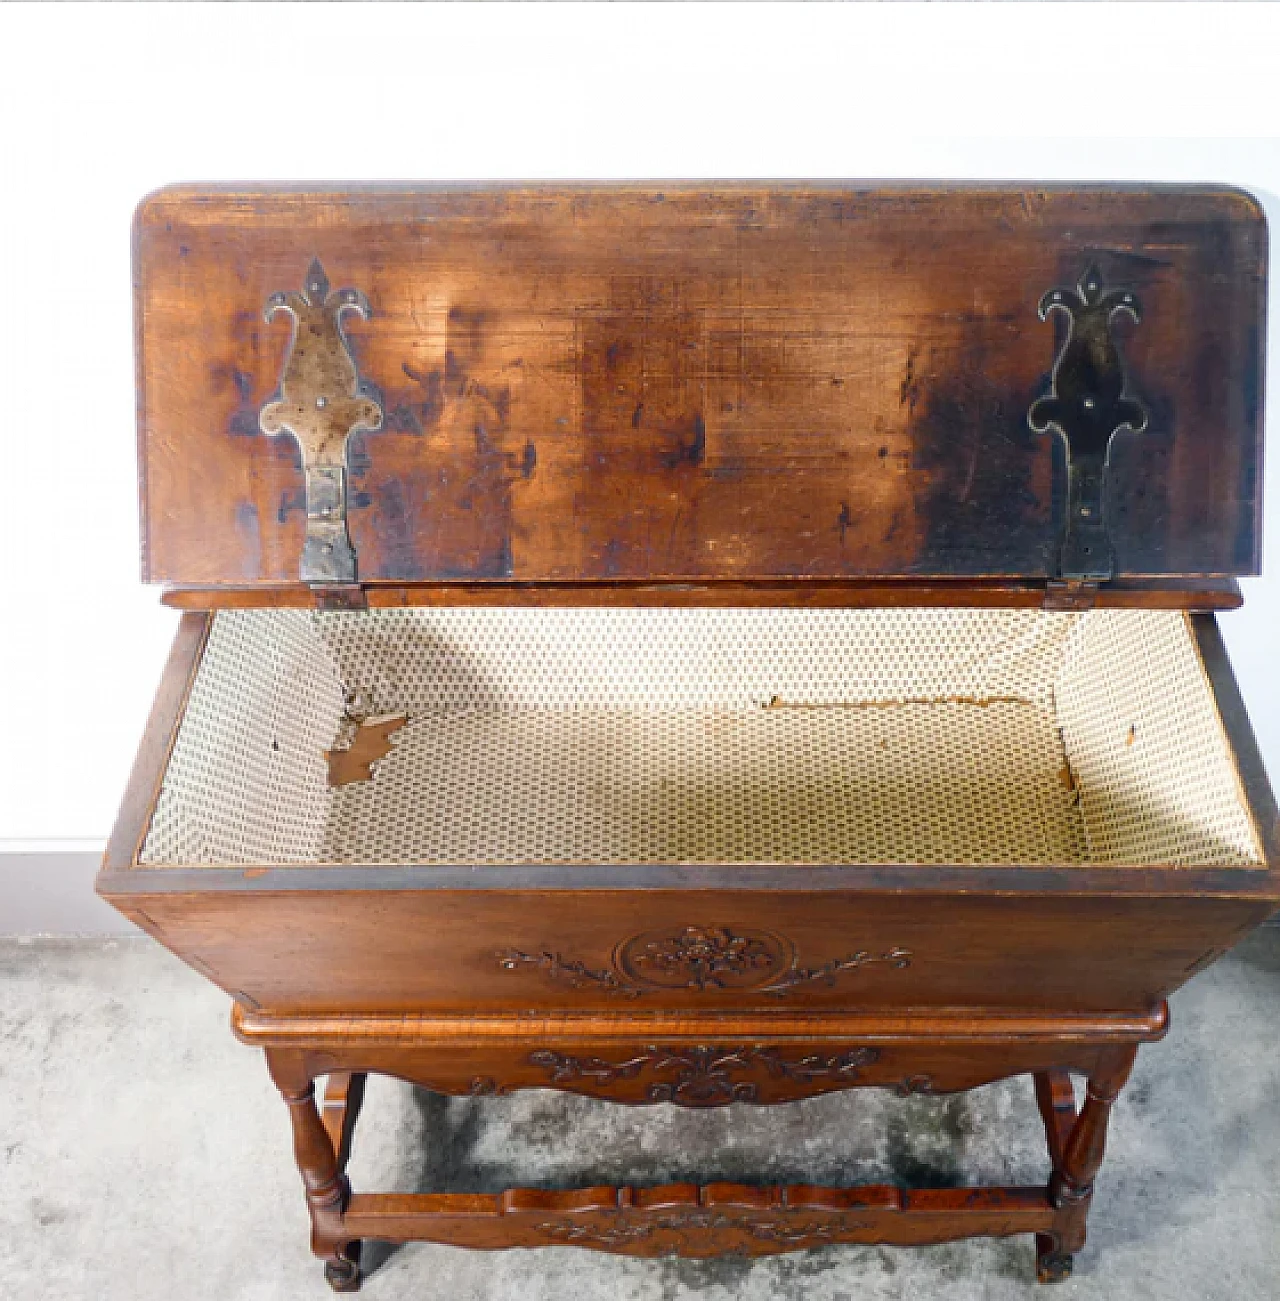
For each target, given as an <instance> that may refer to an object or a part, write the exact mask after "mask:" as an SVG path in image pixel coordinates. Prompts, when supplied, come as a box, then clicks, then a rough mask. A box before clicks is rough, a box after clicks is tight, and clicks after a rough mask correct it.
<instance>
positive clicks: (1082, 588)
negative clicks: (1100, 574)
mask: <svg viewBox="0 0 1280 1301" xmlns="http://www.w3.org/2000/svg"><path fill="white" fill-rule="evenodd" d="M1097 603H1098V584H1097V583H1095V582H1094V581H1093V580H1092V579H1090V578H1051V579H1049V581H1048V582H1047V583H1046V584H1045V586H1044V605H1043V607H1042V608H1043V609H1045V610H1092V609H1093V607H1094V606H1095V605H1097Z"/></svg>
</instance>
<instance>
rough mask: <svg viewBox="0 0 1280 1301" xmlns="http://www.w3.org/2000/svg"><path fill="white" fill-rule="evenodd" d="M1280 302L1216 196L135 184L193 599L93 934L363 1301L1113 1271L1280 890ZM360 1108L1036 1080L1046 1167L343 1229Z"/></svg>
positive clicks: (157, 537) (1224, 200) (742, 1095)
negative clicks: (1087, 1263) (1270, 329)
mask: <svg viewBox="0 0 1280 1301" xmlns="http://www.w3.org/2000/svg"><path fill="white" fill-rule="evenodd" d="M1265 257H1266V232H1265V227H1264V224H1263V221H1262V217H1261V214H1260V212H1259V210H1258V208H1257V205H1256V204H1255V203H1254V201H1253V200H1252V199H1251V198H1249V197H1248V196H1247V195H1244V194H1241V193H1239V192H1235V191H1230V190H1221V189H1190V188H1169V187H1150V188H1142V189H1115V188H1111V189H1104V188H1073V189H1066V188H1029V187H1023V188H1001V187H985V188H938V187H924V186H917V187H901V188H895V189H884V188H866V187H858V186H851V185H792V186H775V187H763V186H758V185H753V186H745V185H738V186H726V185H718V186H714V187H703V186H689V185H680V186H668V187H658V186H654V185H645V186H610V187H588V186H574V187H569V186H547V187H488V188H452V187H388V188H362V189H360V188H357V189H343V190H336V189H334V190H331V189H314V190H284V189H275V188H245V189H196V188H175V189H170V190H165V191H162V192H160V193H158V194H156V195H153V196H151V197H150V198H148V199H147V200H145V201H144V203H143V204H142V205H141V207H140V208H139V211H138V216H137V221H136V227H135V268H136V290H137V325H138V412H139V448H140V465H141V475H142V509H143V515H142V523H143V536H144V553H143V554H144V562H143V563H144V571H145V576H146V578H147V579H148V580H149V581H152V582H157V583H162V584H164V585H165V589H166V590H165V596H164V599H165V600H166V601H167V602H168V603H170V604H171V605H174V606H176V607H179V608H180V609H182V610H183V611H184V614H183V618H182V624H181V628H180V631H179V633H178V638H177V642H176V644H175V648H174V651H173V655H172V659H171V661H170V665H169V668H168V670H167V672H166V674H165V677H164V679H163V681H162V683H161V686H160V689H159V694H158V696H157V700H156V705H155V710H154V712H153V715H152V718H151V721H150V723H149V725H148V729H147V733H146V737H145V739H144V742H143V746H142V750H141V753H140V755H139V758H138V763H137V766H136V769H135V772H134V776H133V779H132V781H131V784H130V788H129V792H128V794H127V796H126V798H125V803H124V807H123V809H122V812H121V815H120V819H119V822H118V824H117V827H116V830H115V833H114V835H113V837H112V840H111V844H110V847H109V849H108V852H107V856H106V861H105V863H104V867H103V871H102V874H101V876H100V878H99V890H100V892H101V893H102V894H103V895H104V897H106V898H107V899H109V900H110V901H111V902H112V903H114V904H115V905H116V906H117V907H118V908H120V909H121V911H123V912H124V913H126V914H127V915H128V916H129V917H131V918H133V919H134V920H135V921H136V922H137V923H138V924H139V925H140V926H142V927H143V928H145V929H146V930H147V931H148V932H150V933H151V934H152V935H153V936H155V938H156V939H158V940H159V941H160V942H161V943H163V944H165V945H166V946H167V947H169V948H170V949H172V950H173V951H174V952H175V953H176V954H178V955H179V956H180V957H181V958H183V959H184V960H185V961H187V962H189V963H190V964H191V965H192V966H194V967H195V968H197V969H198V970H199V971H201V972H203V973H204V974H205V975H206V976H208V978H209V979H211V980H213V981H215V982H216V983H217V984H218V985H220V986H221V987H222V988H223V989H225V990H226V991H227V992H228V993H229V994H230V995H231V996H232V998H233V999H234V1007H233V1025H234V1028H235V1031H236V1033H237V1034H238V1035H239V1036H240V1037H241V1038H242V1039H243V1040H245V1041H246V1042H248V1043H251V1044H258V1045H261V1046H262V1047H264V1048H265V1050H266V1055H267V1058H268V1064H269V1066H270V1069H271V1072H272V1075H273V1078H274V1079H275V1081H276V1083H277V1085H278V1086H279V1087H280V1090H281V1092H282V1094H283V1096H284V1098H285V1101H286V1102H287V1103H288V1106H289V1112H290V1115H291V1118H292V1122H293V1132H294V1138H295V1149H296V1155H297V1160H298V1165H299V1168H300V1170H301V1173H302V1177H303V1181H304V1184H305V1186H306V1191H307V1198H308V1204H309V1206H310V1208H311V1214H312V1220H313V1226H314V1235H313V1243H314V1246H315V1250H316V1253H317V1254H318V1255H319V1256H320V1257H321V1258H322V1259H323V1260H324V1261H325V1263H326V1271H327V1274H328V1277H329V1280H330V1282H331V1283H332V1284H333V1285H334V1286H335V1287H336V1288H338V1289H339V1290H349V1289H352V1288H354V1287H356V1286H358V1284H359V1264H358V1261H359V1242H360V1240H362V1239H364V1238H380V1239H387V1240H392V1241H407V1240H414V1239H421V1240H430V1241H437V1242H451V1243H458V1244H462V1245H472V1246H481V1247H494V1246H513V1245H520V1246H534V1245H550V1244H557V1243H561V1244H562V1243H572V1244H576V1245H579V1246H584V1247H591V1248H597V1249H601V1250H607V1251H618V1252H626V1253H630V1254H635V1255H654V1254H658V1253H663V1252H673V1251H674V1252H679V1253H682V1254H689V1255H708V1254H714V1253H717V1252H724V1251H735V1252H745V1253H748V1254H762V1253H767V1252H777V1251H787V1250H794V1249H799V1248H803V1247H807V1246H812V1245H818V1244H824V1243H838V1242H887V1243H900V1244H908V1243H918V1242H937V1241H942V1240H946V1239H952V1238H958V1237H964V1236H970V1235H976V1234H1016V1233H1033V1234H1035V1235H1036V1242H1037V1259H1038V1272H1039V1275H1040V1277H1041V1278H1042V1279H1046V1280H1049V1279H1054V1278H1060V1277H1064V1276H1065V1275H1066V1273H1068V1272H1069V1270H1070V1263H1071V1256H1072V1253H1073V1252H1075V1251H1077V1250H1078V1249H1079V1248H1080V1247H1081V1246H1082V1245H1083V1242H1084V1230H1085V1217H1086V1214H1087V1210H1088V1205H1089V1199H1090V1195H1091V1191H1092V1187H1093V1182H1094V1178H1095V1176H1096V1174H1097V1171H1098V1169H1099V1166H1100V1163H1101V1160H1102V1155H1103V1144H1104V1138H1105V1132H1106V1126H1107V1114H1108V1109H1109V1108H1110V1105H1111V1103H1112V1101H1113V1100H1114V1098H1115V1096H1116V1095H1117V1093H1118V1091H1119V1090H1120V1089H1121V1088H1122V1087H1123V1084H1124V1082H1125V1079H1126V1077H1127V1074H1128V1072H1129V1069H1130V1067H1131V1065H1132V1062H1133V1058H1134V1055H1135V1053H1136V1049H1137V1046H1138V1044H1140V1043H1142V1042H1147V1041H1151V1040H1155V1039H1158V1038H1159V1037H1160V1036H1161V1035H1162V1034H1163V1033H1164V1030H1165V1028H1166V1025H1167V1010H1166V1006H1165V1002H1164V1000H1165V998H1166V996H1167V995H1168V994H1169V993H1170V992H1171V991H1172V990H1174V989H1176V988H1177V987H1178V986H1179V985H1181V984H1182V983H1183V982H1184V981H1186V980H1187V979H1188V978H1189V977H1190V976H1192V975H1193V974H1194V973H1195V972H1196V971H1198V970H1200V969H1201V968H1203V967H1204V966H1206V965H1207V964H1209V963H1210V962H1212V961H1213V960H1214V959H1215V958H1217V957H1219V956H1220V955H1221V954H1222V953H1223V952H1224V951H1225V950H1226V949H1227V948H1228V947H1229V946H1230V945H1231V944H1233V943H1234V942H1235V941H1236V940H1238V939H1239V938H1241V937H1242V936H1243V935H1244V934H1245V933H1246V932H1247V931H1248V930H1249V929H1250V928H1252V927H1253V926H1255V925H1257V924H1258V923H1259V922H1260V921H1261V920H1262V919H1263V918H1264V917H1266V915H1267V914H1268V913H1269V912H1270V911H1272V910H1273V909H1274V908H1275V907H1276V904H1277V902H1280V876H1278V875H1277V871H1278V865H1280V856H1278V852H1277V835H1278V830H1277V813H1276V806H1275V803H1274V801H1273V799H1272V796H1271V794H1270V791H1269V789H1268V787H1267V783H1266V778H1265V776H1264V774H1263V771H1262V766H1261V762H1260V759H1259V756H1258V753H1257V750H1256V747H1255V745H1254V742H1253V740H1252V737H1251V734H1250V730H1249V725H1248V722H1247V719H1246V717H1245V712H1244V709H1243V706H1242V704H1241V701H1240V698H1239V695H1238V693H1237V690H1236V687H1235V684H1234V682H1233V680H1232V675H1231V670H1230V668H1229V665H1228V664H1227V661H1226V657H1225V655H1224V652H1223V648H1222V644H1221V641H1220V639H1219V634H1218V631H1217V627H1216V624H1215V611H1221V610H1226V609H1230V608H1231V607H1233V606H1235V605H1237V604H1238V603H1239V595H1238V589H1237V588H1236V585H1235V583H1234V577H1235V576H1236V575H1240V574H1246V573H1253V572H1256V570H1257V565H1258V559H1259V555H1258V532H1259V528H1258V521H1259V518H1260V484H1261V479H1260V463H1261V394H1262V352H1263V346H1264V337H1263V324H1264V306H1263V305H1264V288H1265ZM264 309H265V311H264ZM371 1071H373V1072H386V1073H389V1074H393V1075H397V1076H400V1077H402V1078H404V1079H408V1080H412V1081H414V1082H417V1083H419V1084H422V1085H425V1086H426V1087H428V1088H430V1089H435V1090H438V1091H441V1092H444V1093H452V1094H486V1093H500V1092H504V1091H507V1090H510V1089H518V1088H558V1089H568V1090H573V1091H576V1092H580V1093H586V1094H590V1095H592V1096H596V1097H600V1098H606V1099H611V1100H613V1101H616V1102H621V1103H670V1104H674V1105H678V1106H693V1107H714V1106H720V1105H725V1104H729V1103H734V1102H743V1103H761V1104H764V1103H783V1102H787V1101H791V1100H795V1099H799V1098H803V1097H808V1096H811V1095H814V1094H817V1093H822V1092H826V1091H830V1090H833V1089H846V1088H852V1087H860V1086H879V1087H890V1088H893V1089H896V1090H897V1091H898V1092H900V1093H902V1094H909V1093H915V1092H946V1091H952V1090H958V1089H966V1088H970V1087H973V1086H975V1085H978V1084H982V1083H986V1082H989V1081H991V1080H994V1079H999V1078H1002V1077H1005V1076H1009V1075H1013V1074H1018V1073H1024V1072H1027V1073H1032V1074H1034V1076H1035V1080H1036V1087H1037V1096H1038V1098H1039V1101H1040V1107H1041V1111H1042V1114H1043V1117H1044V1121H1045V1127H1046V1133H1047V1136H1048V1143H1049V1148H1050V1153H1051V1156H1052V1160H1053V1166H1054V1174H1053V1177H1052V1180H1051V1182H1050V1184H1049V1186H1048V1187H1046V1188H965V1189H959V1190H936V1189H901V1188H896V1187H889V1186H873V1187H867V1186H861V1187H857V1186H853V1187H842V1188H817V1187H810V1186H803V1187H801V1186H789V1187H785V1188H782V1187H765V1186H755V1185H745V1184H733V1185H730V1184H707V1185H703V1186H694V1185H669V1186H664V1187H660V1188H648V1189H640V1188H592V1189H584V1190H580V1191H578V1192H557V1193H551V1192H544V1191H538V1190H533V1189H508V1190H506V1191H504V1192H501V1193H495V1194H492V1195H479V1194H476V1195H470V1194H468V1195H460V1194H448V1193H440V1194H414V1195H407V1194H371V1193H362V1192H352V1190H351V1189H350V1187H349V1186H348V1183H347V1180H346V1177H345V1175H344V1173H343V1166H344V1164H345V1159H346V1153H347V1150H348V1148H349V1146H350V1140H351V1130H352V1127H353V1126H354V1124H355V1117H356V1113H357V1111H358V1108H359V1100H360V1093H361V1087H362V1084H363V1080H364V1077H365V1075H366V1074H367V1073H368V1072H371ZM1072 1074H1076V1075H1080V1076H1083V1077H1084V1078H1085V1081H1086V1083H1085V1086H1084V1091H1083V1096H1082V1099H1081V1100H1080V1102H1079V1103H1078V1102H1077V1099H1076V1097H1075V1093H1074V1090H1073V1086H1072V1083H1071V1075H1072ZM319 1077H327V1078H328V1085H327V1090H326V1094H325V1101H324V1103H323V1106H322V1107H318V1106H317V1104H316V1102H315V1099H314V1094H313V1081H314V1080H316V1079H317V1078H319Z"/></svg>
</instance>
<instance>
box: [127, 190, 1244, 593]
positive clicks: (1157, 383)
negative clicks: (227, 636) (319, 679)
mask: <svg viewBox="0 0 1280 1301" xmlns="http://www.w3.org/2000/svg"><path fill="white" fill-rule="evenodd" d="M1265 259H1266V228H1265V224H1264V220H1263V217H1262V214H1261V211H1260V209H1259V207H1258V205H1257V203H1256V202H1255V201H1254V200H1253V199H1252V198H1250V197H1249V196H1248V195H1246V194H1243V193H1241V192H1239V191H1234V190H1227V189H1212V188H1187V187H1169V186H1144V187H1141V188H1123V187H1107V188H1103V187H1072V188H1065V187H1039V186H1029V185H1020V186H998V187H993V186H981V187H976V186H975V187H968V186H964V187H962V186H943V187H939V186H932V185H929V186H891V187H874V188H873V187H868V186H865V185H847V184H829V185H828V184H823V185H816V184H807V183H806V184H795V185H769V186H766V185H763V184H758V183H757V184H746V185H743V184H736V185H725V184H716V185H689V184H681V185H657V184H643V185H609V186H578V185H547V186H529V185H520V186H476V187H454V186H447V187H440V186H412V187H382V186H378V187H353V188H341V189H339V188H328V187H325V188H314V189H281V188H274V187H273V188H260V187H233V188H217V187H209V188H202V187H178V188H173V189H168V190H163V191H161V192H159V193H157V194H155V195H152V196H151V197H149V198H148V199H146V200H145V201H144V202H143V203H142V205H141V207H140V208H139V210H138V214H137V219H136V226H135V277H136V293H137V333H138V385H139V397H138V411H139V439H140V457H141V463H142V479H143V531H144V566H143V567H144V572H145V576H146V578H147V579H148V580H150V581H153V582H161V583H166V584H171V585H176V586H179V587H219V586H225V587H238V588H239V587H245V586H251V587H256V586H259V585H283V584H297V583H299V582H300V581H301V582H306V583H310V584H315V585H328V584H351V583H355V582H359V583H361V584H378V583H399V584H435V583H441V582H459V581H463V582H467V583H477V582H503V583H581V582H595V583H602V582H603V583H626V582H634V581H641V580H643V581H648V582H666V583H680V582H693V583H714V582H716V581H724V580H732V581H734V582H735V583H738V584H742V583H753V582H759V583H765V582H771V583H777V582H779V581H785V582H794V581H800V580H803V581H804V582H814V581H818V580H822V581H826V582H848V581H854V580H865V579H870V578H875V579H904V580H906V579H910V580H915V581H917V582H919V581H921V580H925V581H930V580H934V579H951V580H956V579H961V580H970V581H972V582H975V583H977V582H980V581H981V580H992V579H1028V580H1047V579H1055V578H1061V579H1068V580H1076V581H1083V582H1086V583H1092V582H1103V583H1105V582H1106V581H1108V580H1109V579H1111V578H1116V579H1130V580H1133V579H1140V580H1145V581H1149V582H1150V583H1151V585H1153V586H1160V585H1161V584H1162V583H1166V584H1171V583H1172V580H1175V579H1177V578H1179V577H1181V578H1188V577H1205V576H1227V575H1237V574H1247V573H1254V572H1257V568H1258V561H1259V545H1258V544H1259V536H1258V535H1259V514H1260V494H1261V474H1260V468H1261V386H1262V354H1263V348H1264V338H1263V333H1264V329H1263V320H1264V290H1265Z"/></svg>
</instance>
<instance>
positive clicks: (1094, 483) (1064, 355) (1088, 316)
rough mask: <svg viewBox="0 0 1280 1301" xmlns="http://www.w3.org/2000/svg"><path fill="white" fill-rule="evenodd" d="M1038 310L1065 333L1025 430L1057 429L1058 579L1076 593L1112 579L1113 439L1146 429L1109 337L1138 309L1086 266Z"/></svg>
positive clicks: (1127, 296)
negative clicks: (1060, 468) (1058, 316)
mask: <svg viewBox="0 0 1280 1301" xmlns="http://www.w3.org/2000/svg"><path fill="white" fill-rule="evenodd" d="M1039 311H1040V319H1041V320H1042V321H1044V320H1048V318H1049V314H1050V313H1051V312H1055V311H1061V312H1065V313H1066V314H1067V316H1068V318H1069V327H1068V332H1067V339H1066V342H1065V344H1064V345H1063V347H1062V351H1061V352H1060V353H1059V354H1058V358H1057V360H1056V361H1055V362H1054V366H1053V380H1052V384H1051V387H1050V391H1049V394H1048V395H1047V396H1046V397H1042V398H1038V399H1037V400H1036V401H1035V402H1033V403H1032V404H1031V408H1030V410H1029V411H1028V412H1027V423H1028V424H1029V425H1030V426H1031V428H1032V429H1034V430H1035V431H1036V433H1040V434H1042V433H1047V432H1048V431H1049V430H1050V429H1053V430H1056V431H1057V433H1058V435H1059V436H1060V437H1061V438H1062V440H1063V442H1064V444H1065V445H1066V449H1067V512H1066V529H1065V533H1064V537H1063V541H1062V548H1061V551H1060V552H1059V556H1058V565H1057V577H1058V578H1060V579H1062V580H1065V582H1066V583H1067V584H1068V585H1070V584H1073V583H1075V584H1080V585H1082V586H1081V591H1083V585H1084V584H1094V585H1096V584H1098V583H1105V582H1107V581H1108V580H1110V579H1111V578H1112V577H1113V576H1114V574H1115V553H1114V551H1113V550H1112V546H1111V537H1110V535H1109V533H1108V532H1107V521H1106V515H1105V510H1106V488H1107V463H1108V461H1109V459H1110V455H1111V443H1112V440H1113V439H1114V438H1115V436H1116V434H1118V433H1120V432H1121V430H1125V429H1127V430H1130V431H1131V432H1132V433H1135V434H1140V433H1142V431H1143V430H1144V429H1145V428H1146V427H1147V413H1146V410H1145V408H1144V407H1143V406H1142V404H1141V403H1140V402H1138V401H1137V400H1136V399H1134V398H1132V397H1129V396H1127V395H1126V393H1125V387H1126V385H1125V374H1124V367H1123V365H1122V364H1121V361H1120V353H1119V351H1118V350H1117V348H1116V344H1115V340H1114V339H1113V338H1112V336H1111V319H1112V317H1113V316H1115V315H1116V313H1118V312H1127V313H1128V314H1129V315H1130V316H1132V317H1133V319H1134V320H1135V321H1139V320H1141V319H1142V317H1141V309H1140V307H1139V305H1138V299H1137V297H1136V295H1134V294H1133V293H1131V292H1130V291H1129V290H1128V289H1104V288H1103V287H1102V276H1101V274H1100V273H1099V271H1098V268H1097V267H1095V266H1090V267H1089V268H1088V269H1087V270H1086V271H1085V273H1084V274H1083V275H1082V276H1081V277H1080V280H1079V283H1078V284H1077V285H1076V287H1075V288H1074V289H1051V290H1049V292H1048V293H1047V294H1045V295H1044V297H1043V298H1041V300H1040V308H1039ZM1047 604H1048V596H1046V605H1047ZM1049 608H1071V609H1076V608H1080V607H1078V606H1074V605H1073V606H1069V607H1061V606H1057V607H1049Z"/></svg>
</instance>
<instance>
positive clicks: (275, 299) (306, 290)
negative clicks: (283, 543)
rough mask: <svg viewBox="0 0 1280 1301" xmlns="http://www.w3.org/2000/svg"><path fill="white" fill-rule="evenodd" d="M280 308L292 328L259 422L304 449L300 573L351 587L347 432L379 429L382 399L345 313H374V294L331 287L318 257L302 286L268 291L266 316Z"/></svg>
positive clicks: (352, 555)
mask: <svg viewBox="0 0 1280 1301" xmlns="http://www.w3.org/2000/svg"><path fill="white" fill-rule="evenodd" d="M277 312H288V313H289V315H290V316H291V317H292V318H293V333H292V336H291V337H290V340H289V350H288V352H287V353H286V355H285V361H284V367H283V370H282V371H281V375H280V387H279V389H278V390H277V391H276V393H275V395H274V396H273V397H272V398H271V399H270V400H269V401H268V402H267V403H266V404H265V405H264V406H263V408H262V410H261V412H259V414H258V424H259V426H260V427H261V429H262V432H263V433H264V434H282V433H287V434H291V435H292V436H293V438H294V441H295V442H297V444H298V447H299V448H300V449H301V452H302V473H303V475H304V476H305V479H306V502H307V533H306V540H305V542H304V543H303V547H302V563H301V565H300V566H299V576H300V577H301V579H302V581H303V582H304V583H312V584H326V585H341V586H348V587H349V586H351V585H353V584H355V582H356V578H357V565H356V553H355V548H354V547H353V546H352V545H351V535H350V534H349V533H348V531H347V439H348V437H349V436H350V435H351V434H353V433H355V432H356V431H357V430H367V431H369V432H372V431H374V430H376V429H380V428H381V427H382V407H381V405H380V404H379V402H378V401H377V399H376V398H375V397H374V395H373V392H372V390H371V389H369V387H368V386H367V385H366V384H364V383H363V382H362V381H361V379H360V374H359V371H357V370H356V364H355V361H354V359H353V358H352V356H351V349H350V348H349V347H348V345H347V340H346V337H345V336H344V335H343V333H342V315H343V313H344V312H358V313H359V314H360V315H361V316H363V317H364V318H365V319H366V320H368V319H369V316H370V309H369V302H368V300H367V299H366V298H365V296H364V295H363V294H362V293H361V292H360V291H359V290H358V289H338V290H334V291H333V292H332V293H331V292H330V290H329V277H328V276H327V275H325V272H324V267H322V266H321V265H320V259H319V258H316V259H314V260H313V261H312V263H311V266H310V268H309V269H308V271H307V279H306V284H305V286H304V287H303V289H302V291H301V292H300V293H277V294H272V295H271V297H270V298H268V299H267V303H266V307H265V309H264V314H265V316H266V319H267V320H268V321H270V320H271V318H272V317H273V316H275V314H276V313H277ZM343 608H350V607H349V606H347V607H343Z"/></svg>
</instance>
